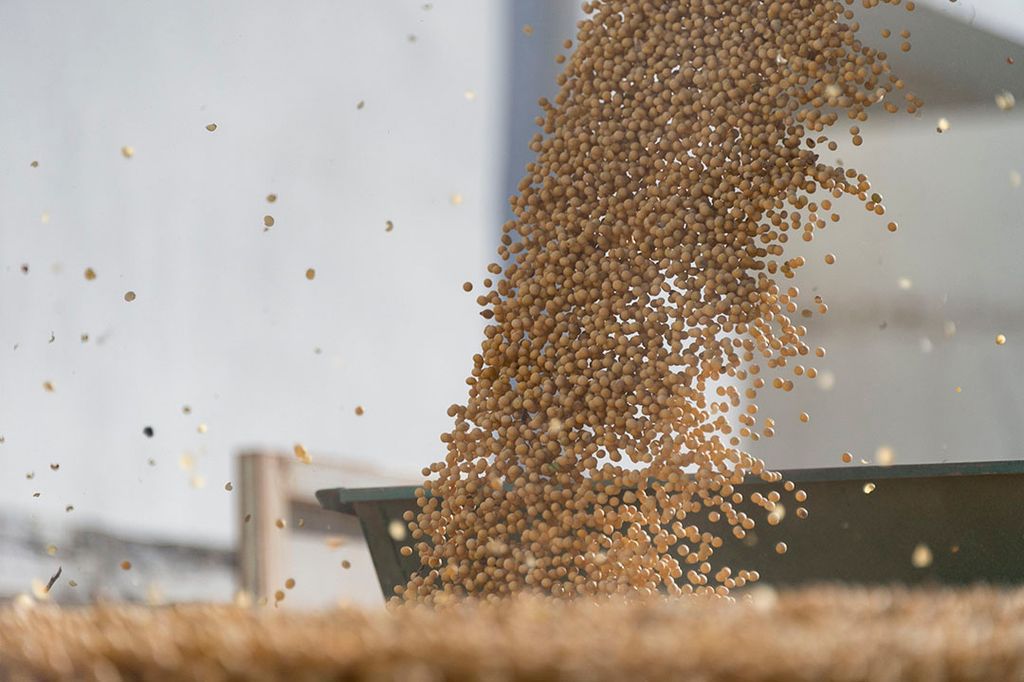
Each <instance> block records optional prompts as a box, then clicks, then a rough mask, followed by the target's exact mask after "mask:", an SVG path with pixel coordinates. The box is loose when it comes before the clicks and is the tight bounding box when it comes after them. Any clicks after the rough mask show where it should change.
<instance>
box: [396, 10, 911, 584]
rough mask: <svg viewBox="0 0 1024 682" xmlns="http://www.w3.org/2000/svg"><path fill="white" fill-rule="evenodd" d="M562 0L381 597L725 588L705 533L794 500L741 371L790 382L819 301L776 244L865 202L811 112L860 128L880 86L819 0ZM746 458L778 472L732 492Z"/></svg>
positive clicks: (728, 580) (733, 534)
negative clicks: (429, 453) (769, 487)
mask: <svg viewBox="0 0 1024 682" xmlns="http://www.w3.org/2000/svg"><path fill="white" fill-rule="evenodd" d="M882 1H883V0H862V4H863V5H864V6H865V7H866V8H870V7H872V6H875V5H878V4H880V3H881V2H882ZM852 2H853V0H846V4H851V3H852ZM886 4H895V5H898V4H900V0H886ZM906 8H907V9H912V3H907V5H906ZM584 11H585V13H586V14H587V18H586V19H585V20H583V21H581V22H580V23H579V24H578V27H579V31H578V36H577V41H576V49H575V51H574V52H573V53H572V55H571V57H570V58H569V59H568V60H566V58H565V56H564V55H560V56H559V58H558V61H561V62H566V68H565V71H564V72H563V73H562V74H561V75H560V76H559V79H558V84H559V86H560V91H559V93H558V95H557V97H555V99H554V101H548V100H546V99H542V100H541V101H540V105H541V107H542V109H543V113H544V115H543V116H541V117H538V119H537V123H538V125H539V126H540V127H541V128H542V132H541V133H538V134H537V135H536V136H535V137H534V139H533V140H532V142H531V143H530V147H531V149H532V150H533V151H534V152H536V160H534V161H533V162H531V163H530V164H529V165H528V166H527V168H526V175H525V176H524V178H523V179H522V181H521V182H520V183H519V187H518V191H519V193H518V195H517V196H515V197H513V198H512V199H511V205H512V210H513V213H514V220H511V221H510V222H508V223H506V224H505V225H504V228H503V236H502V238H501V246H500V247H499V249H498V256H499V260H500V261H501V262H500V263H498V262H495V263H491V264H490V265H489V266H488V271H489V274H490V277H488V278H487V279H484V280H483V286H484V289H485V291H484V293H482V294H481V295H480V296H479V297H478V299H477V301H478V303H479V304H480V306H481V307H482V311H481V315H482V316H483V317H484V318H485V319H486V320H488V324H487V326H486V328H485V330H484V336H485V338H484V341H483V343H482V346H481V351H480V353H479V354H477V355H475V356H474V357H473V370H472V374H471V376H470V377H469V378H468V379H467V380H466V381H467V384H468V385H469V397H468V401H467V402H466V404H465V405H453V406H451V407H450V408H449V410H448V414H449V416H451V417H453V418H454V422H455V423H454V428H453V429H452V430H451V431H450V432H448V433H445V434H443V435H442V437H441V440H442V441H443V442H444V443H445V444H446V446H447V454H446V456H445V457H444V460H443V461H441V462H438V463H435V464H433V465H432V466H430V467H428V468H426V469H424V477H425V478H426V482H425V483H424V485H423V487H422V489H421V490H420V494H419V499H418V504H419V511H418V512H417V513H416V514H412V513H410V514H409V515H407V518H406V520H407V521H408V522H409V528H410V536H411V544H410V545H409V546H407V547H405V548H404V549H403V551H404V552H405V553H406V554H407V555H409V554H412V553H416V554H418V556H419V559H420V562H421V565H422V567H423V568H422V570H421V571H420V572H419V573H417V574H415V575H413V576H412V577H411V579H410V580H409V582H408V584H407V585H404V586H399V590H398V591H399V594H401V595H402V596H401V599H403V600H405V601H414V602H430V603H438V602H439V601H444V600H446V599H448V598H450V597H453V596H464V595H476V596H501V595H508V594H513V593H516V592H520V591H524V590H525V591H537V592H541V593H545V594H549V595H553V596H554V597H558V598H567V597H572V596H575V595H580V594H584V595H602V594H617V593H628V594H633V595H644V594H650V593H653V592H655V591H663V592H667V593H669V594H688V593H709V594H717V595H722V596H725V595H728V594H729V593H730V590H733V589H734V588H737V587H742V586H743V585H745V584H749V583H751V582H753V581H755V580H756V579H757V577H758V575H757V572H756V571H751V570H743V569H740V570H734V569H733V567H729V566H718V565H716V562H715V561H714V557H713V555H714V553H715V550H716V549H717V548H719V547H721V545H722V543H723V542H726V541H730V542H731V541H737V540H743V539H744V538H745V537H746V536H747V534H748V533H750V532H751V531H752V530H753V528H754V526H755V522H756V520H757V518H758V517H759V516H764V517H765V518H767V520H768V521H769V522H770V523H772V522H774V523H778V522H779V521H781V519H782V516H783V514H784V508H783V505H782V499H781V493H780V490H781V492H789V493H792V494H793V496H794V497H795V500H796V502H797V505H799V503H801V502H803V500H804V499H805V498H806V495H805V494H804V493H803V492H802V491H799V490H795V486H794V485H793V484H792V482H788V481H782V477H781V475H780V474H778V473H776V472H772V471H770V470H769V469H768V468H767V467H766V465H765V463H764V462H763V461H762V460H760V459H758V458H757V457H755V456H753V455H751V454H750V453H749V452H747V450H746V449H745V448H747V447H748V443H750V442H756V441H758V440H759V439H760V438H770V437H772V436H773V435H774V433H775V428H776V425H775V422H774V421H773V420H772V419H771V418H768V417H763V416H761V415H759V414H758V407H757V405H756V403H755V402H754V401H755V399H756V398H757V396H758V393H759V392H761V391H765V390H782V391H791V390H793V388H794V386H795V383H796V382H798V381H801V380H804V379H813V378H815V377H816V376H817V370H816V369H815V368H814V367H813V366H810V365H809V364H808V365H805V364H804V363H805V362H806V363H809V362H811V361H814V359H815V358H822V357H824V355H825V350H824V348H820V347H818V348H812V347H811V345H809V344H808V341H807V328H806V327H805V326H804V323H803V321H804V318H810V317H812V316H813V315H815V314H824V313H825V312H826V311H827V306H826V305H825V303H824V302H823V301H822V299H821V298H820V297H818V296H815V297H814V299H813V304H809V305H807V306H806V307H802V305H801V303H800V301H802V300H803V299H802V297H801V295H800V292H799V291H798V290H797V288H796V287H794V286H790V285H789V284H790V283H787V282H786V280H788V279H792V278H793V277H794V274H795V273H796V272H797V271H798V270H799V268H801V267H802V266H804V265H805V262H806V261H805V258H804V257H803V256H801V255H798V254H795V253H792V249H791V250H790V251H789V252H787V250H786V246H787V243H788V242H789V241H790V240H791V238H795V241H797V242H810V241H811V240H813V239H814V238H815V237H816V235H817V233H818V232H819V231H820V230H822V229H824V228H825V227H826V225H828V224H829V223H834V222H836V221H838V220H839V219H840V216H839V213H837V212H836V211H837V210H838V206H837V205H836V204H835V203H834V202H836V201H837V200H839V199H841V198H843V197H853V198H856V199H857V200H858V201H859V202H861V203H862V204H863V206H864V208H866V209H867V210H868V211H870V212H872V213H874V214H877V215H879V216H881V215H884V214H885V208H884V206H883V204H882V197H881V196H880V195H879V194H877V193H874V192H872V190H871V185H870V183H869V182H868V179H867V178H866V177H865V176H864V175H863V174H861V173H859V172H858V171H857V170H855V169H852V168H845V167H843V166H841V165H838V162H837V161H836V162H834V163H830V162H829V161H827V160H826V159H825V158H823V156H829V154H828V152H835V151H837V150H838V149H839V142H838V141H837V140H836V139H833V138H832V137H830V136H829V135H828V134H826V131H829V130H830V129H832V128H833V127H834V126H836V125H837V124H839V122H840V119H842V118H846V119H848V120H849V121H851V122H852V123H853V125H851V127H850V128H849V142H850V144H852V145H860V144H861V143H862V141H863V140H862V137H861V130H860V127H859V124H860V123H862V122H863V121H865V120H867V117H868V110H869V109H871V108H872V107H875V106H876V105H878V106H881V107H882V108H884V109H885V110H886V111H889V112H890V113H895V112H897V111H899V110H900V107H899V106H897V105H896V104H895V103H894V102H893V101H892V100H894V99H897V98H896V97H895V96H893V93H894V91H897V90H902V89H903V83H902V82H901V81H900V80H899V79H898V78H897V77H896V76H895V75H894V74H893V73H891V71H890V68H889V65H888V63H887V61H886V54H885V53H884V52H881V51H878V50H876V49H874V48H871V47H869V46H867V45H865V44H863V43H862V42H861V41H860V40H859V39H858V36H857V31H858V29H859V26H858V24H857V22H856V21H855V20H854V15H853V13H852V11H850V10H849V9H848V8H847V7H846V6H845V5H844V3H843V2H840V1H839V0H598V1H596V2H588V3H586V4H584ZM570 47H572V42H571V41H566V43H565V48H566V49H569V48H570ZM908 48H909V45H908ZM887 98H888V99H887ZM904 99H905V110H906V111H907V112H910V113H913V112H915V111H917V110H918V109H919V108H920V107H921V106H922V102H921V101H920V100H919V99H918V98H916V97H915V96H914V95H911V94H907V95H905V96H904ZM826 150H827V152H826ZM832 157H833V160H834V155H832ZM888 228H889V229H890V230H895V229H896V223H894V222H890V223H889V225H888ZM797 247H799V244H797ZM834 260H835V256H832V262H834ZM470 288H471V287H470ZM804 358H807V360H804ZM802 419H803V420H804V421H806V418H802ZM748 476H754V477H759V478H760V479H761V480H763V481H766V482H770V483H773V484H778V488H779V490H774V491H773V492H771V493H770V494H768V495H764V496H761V495H758V496H756V499H755V496H751V499H749V500H743V499H742V495H741V494H740V493H739V492H737V490H736V486H737V484H739V483H741V482H743V481H744V479H745V478H746V477H748ZM741 503H742V504H744V505H746V507H745V508H743V509H741V506H742V505H741ZM748 508H749V511H748V510H747V509H748ZM797 512H798V513H796V514H793V516H795V517H797V518H802V517H805V516H806V515H807V510H806V509H805V508H803V507H798V509H797ZM779 551H780V552H781V551H785V546H784V545H780V547H779Z"/></svg>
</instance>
